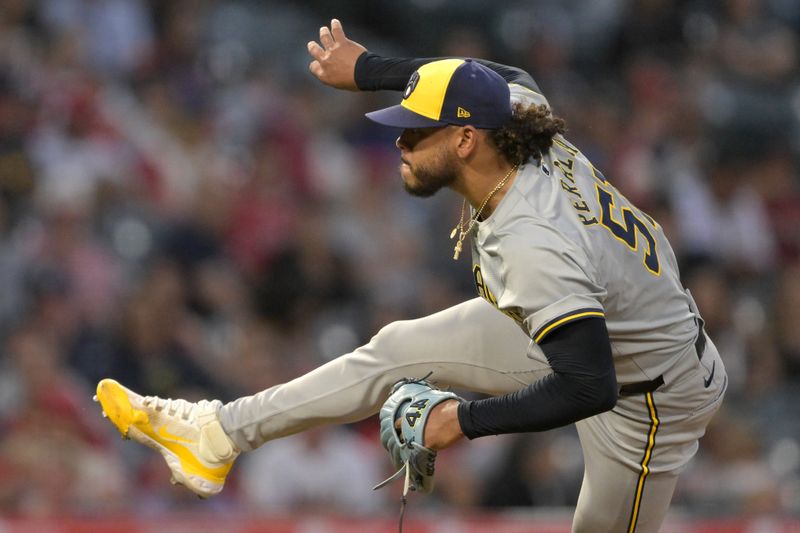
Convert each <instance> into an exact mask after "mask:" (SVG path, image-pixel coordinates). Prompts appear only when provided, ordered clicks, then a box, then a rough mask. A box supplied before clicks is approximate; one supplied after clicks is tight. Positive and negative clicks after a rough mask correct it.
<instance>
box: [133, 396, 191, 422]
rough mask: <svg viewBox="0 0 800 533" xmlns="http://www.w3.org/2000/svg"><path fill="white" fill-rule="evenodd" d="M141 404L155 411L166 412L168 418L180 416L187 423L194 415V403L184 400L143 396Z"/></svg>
mask: <svg viewBox="0 0 800 533" xmlns="http://www.w3.org/2000/svg"><path fill="white" fill-rule="evenodd" d="M142 403H143V404H144V405H146V406H148V407H151V406H152V407H153V409H155V410H156V411H162V412H163V411H166V413H167V414H168V415H169V416H180V417H181V418H183V419H184V420H186V421H187V422H188V421H190V419H191V418H192V415H194V408H195V407H196V404H195V403H192V402H187V401H186V400H173V399H172V398H167V399H164V398H159V397H158V396H145V398H144V400H142Z"/></svg>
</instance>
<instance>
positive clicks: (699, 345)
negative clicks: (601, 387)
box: [619, 319, 706, 396]
mask: <svg viewBox="0 0 800 533" xmlns="http://www.w3.org/2000/svg"><path fill="white" fill-rule="evenodd" d="M698 330H699V331H698V332H697V339H695V341H694V351H695V352H697V358H698V359H702V358H703V352H705V351H706V336H705V333H704V332H703V321H702V319H700V323H699V324H698ZM663 384H664V376H663V375H661V376H658V377H657V378H656V379H651V380H650V381H639V382H637V383H628V384H627V385H623V386H622V387H620V388H619V395H620V396H631V395H633V394H646V393H648V392H653V391H654V390H656V389H657V388H659V387H660V386H661V385H663Z"/></svg>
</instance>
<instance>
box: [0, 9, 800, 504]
mask: <svg viewBox="0 0 800 533" xmlns="http://www.w3.org/2000/svg"><path fill="white" fill-rule="evenodd" d="M329 4H330V3H329V2H313V1H307V2H256V1H232V0H231V1H222V0H220V1H211V0H175V1H170V2H160V1H157V0H149V1H148V0H4V1H3V2H2V6H0V294H2V298H0V515H3V516H34V517H40V516H63V515H79V516H96V515H110V514H111V515H125V514H129V513H140V512H143V511H155V512H159V511H161V512H172V511H175V510H187V509H191V510H199V509H205V510H208V509H213V510H219V511H221V512H222V511H232V512H244V511H246V512H253V513H260V512H292V513H294V512H309V511H329V512H336V513H345V514H352V515H357V514H360V513H363V514H370V513H378V512H385V511H386V510H387V509H390V510H391V512H394V510H395V509H396V500H397V494H396V492H397V491H392V490H391V489H390V490H384V491H382V493H381V492H376V493H373V492H372V491H371V490H370V488H371V486H372V485H373V484H375V483H377V482H378V481H380V480H382V479H383V478H384V477H386V476H387V475H388V474H389V473H390V472H389V464H388V460H387V458H386V457H385V454H384V453H383V451H382V450H381V449H380V445H379V443H378V439H377V424H376V422H375V420H367V421H364V422H362V423H359V424H354V425H351V426H344V427H324V428H319V429H317V430H314V431H311V432H308V433H305V434H302V435H297V436H294V437H289V438H286V439H283V440H279V441H275V442H272V443H269V444H268V445H266V446H264V447H263V448H261V449H260V450H258V451H257V452H255V453H252V454H248V455H247V456H245V457H242V458H241V460H240V461H239V462H238V464H237V466H236V468H235V469H234V472H233V474H232V476H231V478H230V485H229V486H228V487H227V488H226V490H225V491H224V492H223V494H222V495H221V496H219V497H218V498H215V499H213V500H210V501H207V502H199V501H198V500H196V499H195V498H194V497H192V496H191V495H190V494H189V493H188V491H185V490H183V489H179V488H173V487H171V486H170V484H169V483H168V482H167V480H168V478H169V474H168V472H167V469H166V467H165V466H164V464H163V463H162V461H161V459H160V457H159V456H158V455H157V454H154V453H151V452H149V451H148V450H145V449H141V447H139V446H133V445H123V443H122V442H121V441H120V439H119V438H118V435H117V434H116V432H115V431H114V430H113V428H112V427H111V426H110V424H107V423H104V422H103V420H102V419H101V417H100V416H99V415H100V410H99V407H98V406H97V405H95V404H92V403H91V396H92V394H93V387H94V385H95V383H96V382H97V380H99V379H100V378H103V377H109V376H110V377H114V378H116V379H118V380H119V381H121V382H123V383H125V384H126V385H128V386H130V387H131V388H133V389H134V390H138V391H141V392H143V393H146V394H157V395H162V396H165V397H173V398H174V397H183V398H187V399H193V400H196V399H200V398H205V397H214V398H220V399H222V400H223V401H225V400H232V399H234V398H236V397H238V396H241V395H246V394H251V393H254V392H257V391H259V390H261V389H263V388H265V387H268V386H271V385H274V384H277V383H280V382H283V381H286V380H288V379H291V378H292V377H295V376H297V375H299V374H301V373H303V372H305V371H307V370H310V369H312V368H314V367H316V366H318V365H320V364H322V363H324V362H325V361H327V360H330V359H331V358H333V357H336V356H337V355H339V354H341V353H346V352H348V351H350V350H351V349H353V348H354V347H356V346H358V345H360V344H363V343H364V342H366V341H367V340H368V339H369V337H370V336H371V335H372V334H374V333H375V332H376V331H377V330H378V328H380V326H381V325H383V324H386V323H388V322H390V321H392V320H396V319H403V318H411V317H418V316H422V315H424V314H429V313H431V312H433V311H436V310H439V309H442V308H444V307H446V306H450V305H453V304H455V303H457V302H459V301H462V300H464V299H466V298H471V297H473V295H474V289H473V287H472V286H471V276H470V275H469V268H470V267H469V263H468V259H463V258H462V260H461V261H458V262H454V261H452V259H451V249H452V245H451V244H450V242H449V240H448V238H447V237H448V233H449V231H450V229H451V228H452V226H453V225H454V224H455V223H456V221H457V219H458V210H459V208H460V202H458V201H457V200H456V199H455V196H454V195H452V194H449V193H447V192H445V193H442V194H440V195H438V196H437V197H435V198H433V199H430V200H425V201H421V200H418V199H412V198H410V197H408V196H407V195H406V194H405V193H404V192H403V190H402V187H401V186H400V184H399V178H398V172H397V168H396V167H397V164H398V156H397V154H396V150H395V148H394V146H393V141H394V139H393V137H392V132H387V131H384V130H383V129H380V128H376V127H373V126H372V125H371V124H370V123H368V122H367V121H366V120H365V119H364V118H363V112H365V111H367V110H371V109H374V108H377V107H378V106H380V105H383V104H388V103H391V102H394V100H396V98H397V95H395V94H389V95H387V94H376V93H368V94H367V93H364V94H359V95H355V94H353V93H340V92H337V91H334V90H332V89H329V88H325V87H323V86H321V85H320V84H318V83H317V82H316V80H314V79H313V77H312V76H311V75H310V74H309V73H308V72H307V64H308V61H309V59H308V57H306V51H305V43H306V42H307V41H308V40H310V39H315V38H316V35H317V29H318V27H319V26H320V25H322V24H325V23H327V22H328V21H329V20H330V18H331V17H333V16H337V17H339V18H341V19H342V21H343V23H344V27H345V30H346V31H347V32H348V34H349V35H350V36H351V37H352V38H353V39H355V40H358V41H360V42H362V43H364V44H365V45H366V46H367V47H369V48H370V49H372V50H374V51H376V52H378V53H382V54H385V55H415V56H439V55H461V56H475V57H486V58H489V59H494V60H497V61H499V62H502V63H507V64H513V65H516V66H519V67H522V68H524V69H526V70H528V71H529V72H531V74H532V75H533V76H534V78H535V79H536V80H537V82H538V83H539V84H540V86H541V87H542V89H543V91H544V92H545V94H546V95H547V96H548V98H549V100H550V102H551V104H552V105H553V108H554V111H555V113H556V114H557V115H560V116H562V117H564V118H565V119H566V121H567V124H568V129H569V133H568V137H569V138H570V140H571V141H572V142H573V143H575V144H576V145H577V146H578V147H580V148H581V149H582V150H583V151H584V152H585V153H586V154H587V155H588V157H589V158H590V159H591V160H592V161H593V162H594V163H595V164H596V165H597V166H598V168H601V169H603V172H604V174H605V175H606V176H608V177H609V178H610V179H611V181H612V182H614V183H615V184H616V185H617V187H618V188H619V189H621V190H622V191H623V192H624V193H625V194H626V195H627V196H628V197H629V198H630V199H631V200H632V201H633V202H634V203H636V204H637V205H638V206H639V207H641V208H642V209H643V210H645V211H647V212H649V213H650V214H651V215H653V216H654V217H655V219H656V220H657V221H658V222H659V223H660V224H661V225H662V226H663V227H664V228H665V230H666V232H667V234H668V237H669V238H670V240H671V242H672V245H673V247H674V249H675V252H676V254H677V256H678V259H679V261H680V263H681V268H682V274H683V277H684V282H685V284H686V286H687V287H689V288H690V289H691V290H692V292H693V294H694V295H695V298H696V299H697V301H698V304H699V306H700V309H701V311H702V313H703V316H704V318H705V321H706V328H707V330H708V332H709V334H710V335H711V337H712V338H713V339H714V340H715V342H716V343H717V345H718V347H719V348H720V351H721V353H722V356H723V358H724V360H725V362H726V366H727V368H728V372H729V374H730V380H731V382H730V388H729V393H728V399H727V402H726V404H725V406H724V408H723V410H722V411H721V412H720V413H719V415H718V416H717V417H716V419H715V421H714V422H713V423H712V426H711V427H710V428H709V431H708V433H707V436H706V437H705V438H704V439H703V441H702V442H701V450H700V453H699V454H698V456H697V457H696V459H695V460H694V461H693V462H692V463H691V464H690V465H689V466H688V468H687V469H686V471H685V473H684V474H683V476H682V478H681V481H680V484H679V487H678V490H677V492H676V495H675V503H676V505H680V506H681V507H682V508H683V509H684V510H686V511H688V512H692V513H700V514H716V513H730V512H735V513H743V514H750V515H759V514H772V515H779V514H791V515H796V514H798V513H800V416H798V410H797V407H796V405H797V404H796V403H795V402H796V400H795V398H797V396H798V393H800V172H799V170H800V168H799V167H798V156H799V155H800V128H798V126H800V118H799V117H800V76H798V73H800V68H799V65H800V57H798V53H799V52H800V47H799V46H798V45H799V44H800V4H798V3H797V2H795V1H793V0H719V1H712V0H683V1H673V0H564V1H557V0H528V1H521V0H519V1H510V2H503V3H501V4H497V5H493V7H492V8H487V7H486V6H487V4H486V3H485V2H480V1H465V0H461V1H458V2H457V1H455V0H439V1H436V2H425V1H422V0H417V1H411V2H390V1H389V0H381V1H374V0H373V1H372V2H356V1H354V2H348V3H347V4H348V5H347V7H343V8H341V9H340V10H339V11H331V10H330V6H329ZM487 10H489V11H488V12H487ZM410 28H413V29H414V31H413V32H412V31H411V30H410ZM418 35H421V36H422V37H419V38H418V37H417V36H418ZM582 466H583V464H582V459H581V454H580V447H579V444H578V442H577V437H576V434H575V433H574V431H573V430H572V429H571V428H565V429H562V430H558V431H553V432H548V433H543V434H525V435H514V436H505V437H491V438H485V439H479V440H476V441H474V442H471V443H469V444H466V445H459V446H458V447H456V448H454V449H452V450H448V451H447V452H446V453H443V454H441V455H440V458H439V462H438V468H437V472H438V474H437V490H436V491H435V493H434V494H433V495H432V496H430V497H426V498H424V499H418V500H417V501H418V504H419V505H423V506H428V507H432V508H436V507H437V506H448V508H453V507H455V508H460V507H464V508H475V507H483V508H493V509H495V508H500V507H508V506H570V505H573V504H574V503H575V501H576V498H577V493H578V488H579V486H580V481H581V472H582ZM398 490H399V489H398Z"/></svg>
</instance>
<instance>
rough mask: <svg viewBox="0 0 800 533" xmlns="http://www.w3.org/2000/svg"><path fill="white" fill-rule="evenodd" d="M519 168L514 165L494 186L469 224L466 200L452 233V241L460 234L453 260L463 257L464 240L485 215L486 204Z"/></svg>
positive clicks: (454, 249)
mask: <svg viewBox="0 0 800 533" xmlns="http://www.w3.org/2000/svg"><path fill="white" fill-rule="evenodd" d="M517 166H518V165H514V166H513V167H511V170H509V171H508V173H506V175H505V176H503V179H501V180H500V181H498V182H497V185H495V186H494V189H492V192H490V193H489V194H488V196H486V198H484V199H483V202H481V205H480V207H479V208H478V210H477V211H476V212H475V214H474V215H472V217H471V218H470V219H469V224H467V223H466V222H464V213H465V212H466V209H467V199H466V198H464V202H463V203H462V204H461V216H460V217H459V219H458V224H457V225H456V227H455V228H453V231H451V232H450V238H451V239H454V238H455V236H456V233H458V242H456V246H455V248H453V259H455V260H457V259H458V256H459V255H461V247H462V243H463V241H464V238H465V237H466V236H467V234H468V233H469V232H470V231H472V227H473V226H474V225H475V223H476V222H478V219H479V218H480V216H481V213H483V209H484V208H485V207H486V204H488V203H489V200H491V199H492V197H493V196H494V195H495V194H497V193H498V191H500V189H502V188H503V186H504V185H505V184H506V182H507V181H508V178H510V177H511V174H512V173H513V172H514V171H515V170H517Z"/></svg>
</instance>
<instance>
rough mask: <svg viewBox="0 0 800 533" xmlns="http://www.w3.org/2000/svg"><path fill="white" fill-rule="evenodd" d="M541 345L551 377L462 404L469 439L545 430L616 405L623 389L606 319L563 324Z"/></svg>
mask: <svg viewBox="0 0 800 533" xmlns="http://www.w3.org/2000/svg"><path fill="white" fill-rule="evenodd" d="M540 347H541V348H542V351H543V352H544V354H545V355H546V356H547V360H548V361H549V363H550V366H551V367H552V368H553V373H552V374H550V375H548V376H545V377H544V378H542V379H540V380H538V381H536V382H534V383H532V384H531V385H529V386H528V387H526V388H524V389H521V390H519V391H517V392H513V393H510V394H506V395H503V396H496V397H493V398H487V399H484V400H475V401H465V402H462V403H461V404H460V405H459V406H458V421H459V423H460V424H461V430H462V431H463V432H464V435H465V436H467V437H468V438H470V439H474V438H476V437H483V436H486V435H499V434H502V433H522V432H528V431H544V430H548V429H552V428H556V427H561V426H566V425H568V424H571V423H573V422H577V421H578V420H582V419H584V418H588V417H590V416H594V415H596V414H598V413H602V412H604V411H608V410H609V409H611V408H613V407H614V405H615V404H616V401H617V395H618V393H619V390H618V388H617V378H616V373H615V372H614V362H613V357H612V355H611V343H610V341H609V339H608V330H607V329H606V322H605V320H604V319H603V318H600V317H597V318H594V317H593V318H586V319H583V320H579V321H577V322H573V323H571V324H567V325H564V326H562V327H560V328H558V329H557V330H555V331H553V332H552V333H550V334H549V335H548V336H547V337H546V338H545V339H544V341H542V342H541V343H540Z"/></svg>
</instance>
